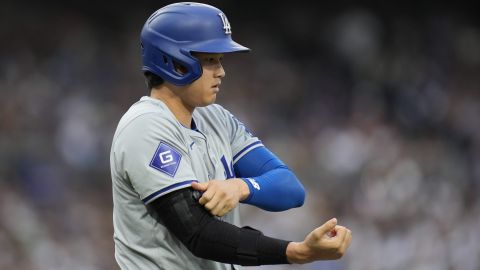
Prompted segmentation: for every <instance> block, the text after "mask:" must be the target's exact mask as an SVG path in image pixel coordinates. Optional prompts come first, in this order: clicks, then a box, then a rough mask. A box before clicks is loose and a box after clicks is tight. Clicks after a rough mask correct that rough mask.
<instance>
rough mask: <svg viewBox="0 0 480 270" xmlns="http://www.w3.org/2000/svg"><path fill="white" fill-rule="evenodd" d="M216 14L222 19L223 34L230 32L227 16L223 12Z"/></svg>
mask: <svg viewBox="0 0 480 270" xmlns="http://www.w3.org/2000/svg"><path fill="white" fill-rule="evenodd" d="M218 16H220V18H221V19H222V22H223V29H225V34H227V35H228V34H232V27H231V26H230V23H229V22H228V19H227V16H225V14H223V13H218Z"/></svg>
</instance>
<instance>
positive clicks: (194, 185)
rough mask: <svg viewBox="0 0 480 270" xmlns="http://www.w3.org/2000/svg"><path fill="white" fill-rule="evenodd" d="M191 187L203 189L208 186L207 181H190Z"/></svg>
mask: <svg viewBox="0 0 480 270" xmlns="http://www.w3.org/2000/svg"><path fill="white" fill-rule="evenodd" d="M192 188H193V189H195V190H198V191H205V190H207V188H208V182H205V183H198V182H192Z"/></svg>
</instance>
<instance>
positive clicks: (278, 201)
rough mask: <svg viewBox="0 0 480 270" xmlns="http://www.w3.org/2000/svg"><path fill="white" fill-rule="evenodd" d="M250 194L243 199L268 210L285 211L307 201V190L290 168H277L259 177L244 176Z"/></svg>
mask: <svg viewBox="0 0 480 270" xmlns="http://www.w3.org/2000/svg"><path fill="white" fill-rule="evenodd" d="M244 181H245V182H246V183H247V184H248V186H249V190H250V194H249V196H248V197H247V198H246V199H245V200H244V201H242V202H243V203H247V204H252V205H255V206H257V207H260V208H262V209H265V210H268V211H284V210H287V209H290V208H294V207H300V206H302V205H303V203H304V201H305V190H304V188H303V186H302V184H301V183H300V181H299V180H298V179H297V177H296V176H295V174H294V173H293V172H292V171H290V170H289V169H288V168H276V169H273V170H271V171H268V172H266V173H264V174H263V175H261V176H258V177H249V178H244Z"/></svg>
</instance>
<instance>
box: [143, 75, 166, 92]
mask: <svg viewBox="0 0 480 270" xmlns="http://www.w3.org/2000/svg"><path fill="white" fill-rule="evenodd" d="M143 75H144V76H145V83H146V84H147V88H148V89H149V90H151V89H152V88H155V87H157V86H159V85H160V84H162V83H163V82H164V80H163V79H162V78H161V77H160V76H158V75H156V74H153V73H152V72H150V71H145V72H144V73H143Z"/></svg>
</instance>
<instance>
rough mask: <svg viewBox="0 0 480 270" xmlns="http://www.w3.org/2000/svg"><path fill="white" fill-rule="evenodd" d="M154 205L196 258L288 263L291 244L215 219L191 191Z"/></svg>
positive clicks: (171, 229)
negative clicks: (288, 248)
mask: <svg viewBox="0 0 480 270" xmlns="http://www.w3.org/2000/svg"><path fill="white" fill-rule="evenodd" d="M151 205H152V207H153V208H154V209H155V211H156V212H157V213H158V215H159V216H160V219H161V220H162V223H163V224H164V225H165V226H166V227H167V228H168V229H169V231H170V232H172V233H173V234H174V235H175V236H176V237H177V238H178V239H179V240H180V241H181V242H182V243H183V244H184V245H185V246H186V247H187V248H188V249H189V250H190V251H191V252H192V254H194V255H195V256H197V257H201V258H204V259H209V260H214V261H218V262H223V263H232V264H240V265H261V264H286V263H288V260H287V257H286V250H287V245H288V243H289V242H288V241H284V240H279V239H274V238H270V237H267V236H264V235H263V234H262V233H261V232H259V231H256V230H253V229H249V228H239V227H236V226H234V225H232V224H229V223H226V222H223V221H220V220H218V219H215V218H214V217H213V216H212V215H210V214H209V213H208V212H207V211H206V210H205V209H204V208H203V207H202V206H201V205H200V204H199V203H198V202H197V201H196V198H193V196H192V190H190V189H183V190H178V191H174V192H172V193H171V194H167V195H165V196H162V197H160V198H159V199H157V200H156V201H154V202H152V204H151Z"/></svg>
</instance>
